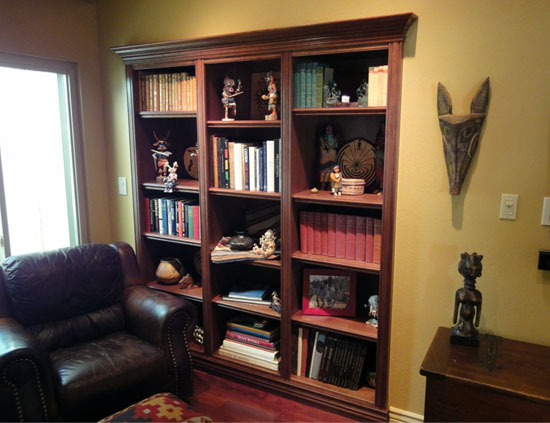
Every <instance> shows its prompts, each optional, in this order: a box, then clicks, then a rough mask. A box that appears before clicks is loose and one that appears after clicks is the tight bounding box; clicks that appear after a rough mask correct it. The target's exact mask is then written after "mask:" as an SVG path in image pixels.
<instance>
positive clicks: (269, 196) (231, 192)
mask: <svg viewBox="0 0 550 423" xmlns="http://www.w3.org/2000/svg"><path fill="white" fill-rule="evenodd" d="M208 191H209V192H210V193H211V194H213V195H220V196H226V197H246V198H258V199H260V200H270V201H279V200H280V199H281V194H279V193H278V192H263V191H247V190H236V189H227V188H214V187H210V188H209V189H208Z"/></svg>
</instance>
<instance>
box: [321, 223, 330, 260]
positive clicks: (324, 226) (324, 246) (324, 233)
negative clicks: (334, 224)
mask: <svg viewBox="0 0 550 423" xmlns="http://www.w3.org/2000/svg"><path fill="white" fill-rule="evenodd" d="M321 254H322V255H323V256H328V213H321Z"/></svg>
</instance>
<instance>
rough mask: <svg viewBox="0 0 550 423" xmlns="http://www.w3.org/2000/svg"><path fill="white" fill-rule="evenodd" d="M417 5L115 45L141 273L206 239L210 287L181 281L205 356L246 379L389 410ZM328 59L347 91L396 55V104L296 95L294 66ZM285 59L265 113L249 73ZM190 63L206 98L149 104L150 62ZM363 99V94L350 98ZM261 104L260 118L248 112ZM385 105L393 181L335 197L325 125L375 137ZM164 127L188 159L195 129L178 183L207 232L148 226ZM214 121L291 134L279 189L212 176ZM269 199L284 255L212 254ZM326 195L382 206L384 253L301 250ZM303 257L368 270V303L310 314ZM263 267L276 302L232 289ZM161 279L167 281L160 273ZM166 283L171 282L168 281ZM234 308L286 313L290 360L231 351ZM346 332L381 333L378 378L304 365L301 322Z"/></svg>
mask: <svg viewBox="0 0 550 423" xmlns="http://www.w3.org/2000/svg"><path fill="white" fill-rule="evenodd" d="M415 20H416V16H415V15H414V14H412V13H406V14H400V15H393V16H384V17H377V18H366V19H357V20H350V21H344V22H333V23H325V24H318V25H309V26H300V27H292V28H283V29H271V30H262V31H254V32H247V33H238V34H230V35H224V36H214V37H207V38H199V39H190V40H181V41H170V42H161V43H153V44H141V45H133V46H124V47H115V48H113V50H114V51H115V52H116V53H117V54H118V55H119V56H120V57H121V58H122V60H123V62H124V64H125V65H126V76H127V92H128V104H129V116H130V136H131V161H132V189H133V195H134V213H135V236H136V250H137V255H138V260H139V263H140V266H141V271H142V273H143V275H144V276H145V277H146V278H148V279H150V280H151V281H153V280H154V271H155V268H156V266H157V264H158V262H159V260H160V259H161V258H162V257H165V256H177V257H180V258H182V259H183V260H184V265H185V266H186V268H189V269H191V268H192V266H193V256H194V255H195V253H196V252H197V251H198V250H200V258H201V265H200V266H201V274H202V278H201V279H202V288H196V289H193V290H192V291H188V292H185V291H182V290H179V289H178V288H172V290H173V291H174V293H176V294H179V295H184V296H186V297H187V298H188V299H190V300H191V301H192V302H193V303H194V304H195V305H196V306H197V310H198V312H199V314H200V316H201V320H200V323H201V325H202V326H203V327H204V330H205V337H204V344H203V345H202V346H199V345H194V346H193V355H194V365H195V366H197V367H200V368H201V369H204V370H206V371H211V372H215V373H219V374H223V375H225V376H228V377H232V378H235V379H238V380H240V381H241V382H245V383H252V384H256V385H259V386H262V387H264V388H267V389H270V390H273V391H277V392H280V393H284V394H285V395H289V396H292V397H295V398H298V399H301V400H304V401H308V402H311V403H316V404H319V405H323V406H324V407H328V408H330V409H332V410H333V411H336V412H340V413H344V414H347V415H351V416H355V417H356V418H359V419H376V420H382V419H387V418H388V405H387V393H388V361H389V345H390V316H391V287H392V267H393V264H392V260H393V240H394V213H395V192H396V167H397V142H398V128H399V105H400V93H401V65H402V52H403V43H404V40H405V37H406V33H407V30H408V28H409V27H410V25H411V24H412V23H413V22H414V21H415ZM310 61H317V62H322V63H326V64H328V65H330V66H331V67H333V68H334V79H335V80H336V81H337V82H338V84H339V86H340V88H341V89H342V92H343V93H349V94H351V95H352V97H353V96H354V95H355V90H356V88H357V87H358V86H359V84H360V83H361V79H362V78H366V77H367V73H368V71H367V70H368V67H369V66H381V65H388V69H389V70H388V86H387V105H386V106H385V107H331V108H328V107H325V108H319V107H315V108H297V107H294V70H295V67H296V65H297V64H299V63H303V62H310ZM268 71H275V72H278V73H279V74H280V82H279V85H278V90H279V100H280V101H279V116H280V118H279V120H278V121H265V120H258V119H257V117H256V116H255V114H254V113H253V111H254V107H256V105H255V102H254V99H253V98H252V96H251V79H252V74H257V73H267V72H268ZM170 72H187V73H188V74H189V75H194V76H195V77H196V90H197V110H196V111H186V112H177V111H169V112H152V111H142V108H141V107H140V106H141V99H140V76H142V75H145V74H151V73H170ZM226 74H227V75H230V76H234V77H238V78H240V79H241V81H242V84H243V88H244V91H245V93H244V94H243V95H241V96H240V97H237V100H236V101H237V115H236V119H235V120H234V121H230V122H227V121H223V120H222V118H223V113H224V110H223V107H222V104H221V91H222V85H223V78H224V76H225V75H226ZM352 101H354V100H352ZM251 116H252V117H254V119H252V118H251ZM382 119H384V120H385V124H386V130H385V153H384V154H385V156H384V187H383V194H382V195H375V194H372V193H367V194H364V195H359V196H342V197H339V198H337V197H333V196H331V195H329V194H327V193H326V192H319V193H317V194H313V193H311V192H310V188H311V187H313V186H316V185H318V182H317V181H318V167H317V166H318V158H317V151H318V142H319V141H318V139H319V135H320V133H319V128H320V127H322V126H323V125H325V124H326V123H328V122H330V123H333V124H334V125H335V126H337V127H338V128H339V131H340V132H339V134H340V143H341V144H343V143H344V142H345V141H348V140H350V139H352V138H354V137H363V138H366V139H369V140H371V141H374V137H375V135H376V130H377V128H378V125H379V122H380V120H382ZM153 131H156V132H157V134H158V133H161V134H165V133H167V131H170V138H169V142H170V143H171V144H172V145H171V148H170V149H171V151H172V152H173V153H174V154H173V156H172V157H171V160H170V161H171V162H172V161H173V160H178V161H181V160H182V157H183V152H184V150H185V149H186V148H187V147H189V146H193V145H195V143H198V144H197V145H198V147H199V152H200V154H199V163H200V166H199V180H198V181H196V180H193V179H191V178H190V177H188V176H184V175H185V171H184V170H183V169H182V168H180V171H179V172H178V174H179V175H180V176H179V178H181V179H180V180H179V181H178V184H177V186H176V189H175V194H163V195H173V196H178V197H181V196H185V197H191V198H195V199H196V200H198V201H199V203H200V216H201V239H200V240H195V239H188V238H180V237H177V236H169V235H160V234H158V233H152V232H150V231H148V230H147V211H146V209H145V199H146V198H152V197H155V196H159V195H161V193H162V190H163V184H162V183H159V182H156V181H155V169H154V166H153V160H152V157H151V148H152V143H153V142H154V138H153ZM212 135H221V136H225V137H228V138H231V139H245V140H246V139H254V140H259V141H260V140H267V139H274V138H281V140H282V141H281V190H280V191H281V192H280V193H266V192H257V191H252V192H250V191H236V190H232V189H226V188H219V187H217V188H216V187H215V183H214V180H213V169H212V166H213V151H212V140H211V137H212ZM262 204H272V205H275V206H276V207H277V206H278V207H279V208H280V218H281V233H280V238H281V258H280V260H276V261H270V260H264V261H258V262H241V263H231V264H212V263H211V261H210V253H211V251H212V250H213V249H214V247H215V246H216V244H217V242H218V241H219V239H220V238H221V237H222V236H224V235H232V234H234V231H235V230H236V229H237V228H238V227H239V226H240V225H241V224H242V218H243V213H244V211H245V210H247V209H249V208H251V207H255V206H258V205H262ZM308 208H321V209H322V210H325V211H327V210H328V211H331V212H333V213H340V212H348V213H351V214H355V215H362V216H371V217H375V218H379V219H381V220H382V247H381V264H372V263H366V262H364V261H356V260H346V259H341V258H335V257H325V256H319V255H313V254H306V253H303V252H301V251H300V236H299V212H300V211H301V210H305V209H308ZM305 268H321V269H322V268H336V269H346V270H350V271H352V272H354V273H355V275H356V279H357V298H356V302H357V314H356V315H357V317H354V318H349V317H329V316H311V315H305V314H302V310H301V298H302V274H303V270H304V269H305ZM243 276H247V277H250V278H261V279H262V280H264V281H269V282H270V283H271V284H272V286H274V287H277V288H278V289H279V290H280V293H281V301H282V312H281V314H280V315H279V314H278V313H275V312H274V311H273V310H271V309H270V308H269V307H267V306H258V305H247V304H242V303H232V302H228V301H224V300H223V299H222V298H221V296H222V295H224V294H225V293H226V291H227V289H228V288H229V286H230V285H231V283H233V282H235V280H236V278H237V277H243ZM157 288H159V287H158V286H157ZM161 289H162V287H161ZM375 293H376V294H378V295H379V326H378V329H374V328H372V327H370V326H367V325H366V324H365V321H366V319H367V315H366V311H365V309H364V308H363V304H365V303H366V302H367V299H368V297H369V296H370V295H372V294H375ZM237 312H245V313H251V314H253V315H256V316H263V317H267V318H269V319H273V320H275V321H277V322H280V326H281V344H280V351H281V362H280V366H279V371H271V370H265V369H263V368H260V367H256V366H253V365H249V364H246V363H244V362H240V361H237V360H231V359H228V358H225V357H222V356H220V355H219V354H218V348H219V346H220V344H221V342H222V340H223V338H224V334H225V323H226V321H227V319H228V318H229V317H230V316H232V315H234V314H236V313H237ZM300 327H302V328H311V329H312V330H323V331H326V332H328V333H333V334H336V335H346V336H348V337H351V338H354V339H360V340H363V341H365V342H369V343H371V344H372V345H373V351H375V354H374V356H373V357H370V358H369V362H368V363H366V364H365V366H370V367H372V370H374V371H376V388H372V387H368V386H366V384H363V385H362V387H360V389H359V390H357V391H355V390H350V389H345V388H341V387H337V386H333V385H329V384H326V383H322V382H319V381H317V380H314V379H310V378H306V377H304V376H297V375H296V374H294V373H293V361H295V360H296V358H295V357H296V350H297V333H298V328H300Z"/></svg>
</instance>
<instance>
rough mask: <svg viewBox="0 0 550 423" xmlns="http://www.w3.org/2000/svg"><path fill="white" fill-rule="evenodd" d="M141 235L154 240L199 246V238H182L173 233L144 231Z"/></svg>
mask: <svg viewBox="0 0 550 423" xmlns="http://www.w3.org/2000/svg"><path fill="white" fill-rule="evenodd" d="M143 237H144V238H146V239H150V240H155V241H165V242H172V243H175V244H185V245H194V246H196V247H200V246H201V240H200V239H193V238H182V237H179V236H175V235H164V234H159V233H156V232H144V233H143Z"/></svg>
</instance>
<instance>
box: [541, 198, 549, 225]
mask: <svg viewBox="0 0 550 423" xmlns="http://www.w3.org/2000/svg"><path fill="white" fill-rule="evenodd" d="M540 224H541V225H543V226H550V197H544V201H543V203H542V219H541V222H540Z"/></svg>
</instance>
